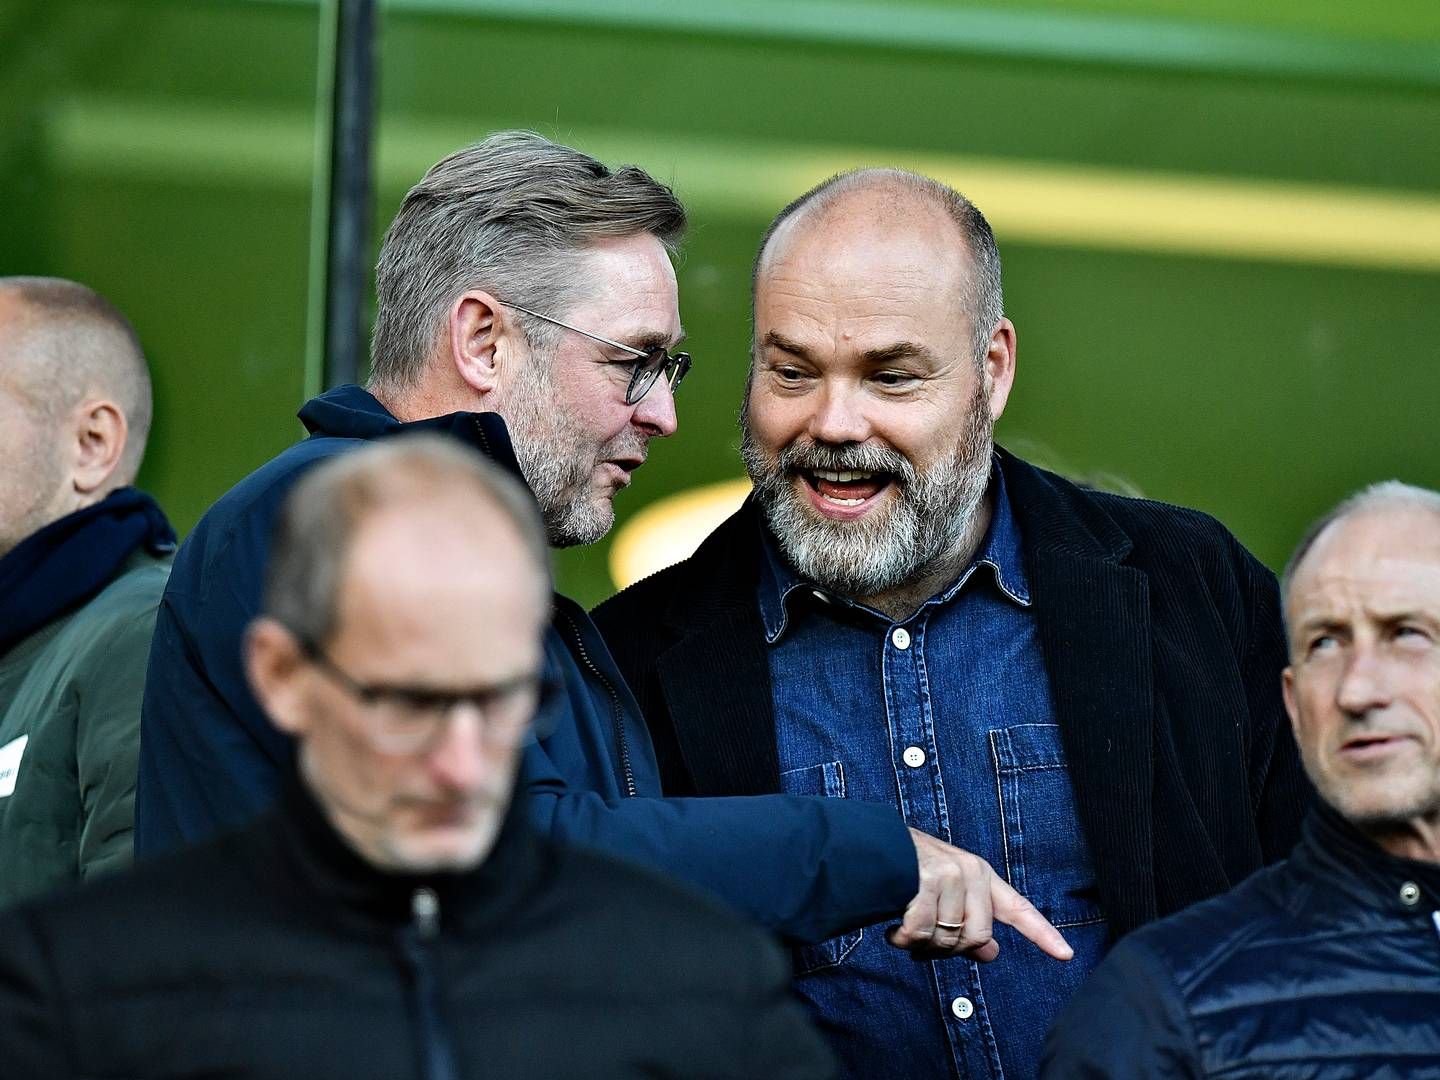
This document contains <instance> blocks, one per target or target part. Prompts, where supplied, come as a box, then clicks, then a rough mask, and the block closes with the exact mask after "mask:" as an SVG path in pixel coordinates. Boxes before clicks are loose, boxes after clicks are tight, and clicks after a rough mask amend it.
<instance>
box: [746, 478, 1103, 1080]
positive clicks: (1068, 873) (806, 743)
mask: <svg viewBox="0 0 1440 1080" xmlns="http://www.w3.org/2000/svg"><path fill="white" fill-rule="evenodd" d="M991 490H992V492H993V493H994V495H995V513H994V517H993V519H992V521H991V524H990V529H989V532H988V533H987V535H986V538H985V540H984V542H983V543H982V544H981V546H980V549H979V552H978V553H977V555H976V557H975V560H974V561H973V562H972V563H971V565H970V566H969V567H968V568H967V569H966V570H965V572H964V573H963V574H961V575H960V577H959V579H958V580H957V581H956V582H955V583H954V584H952V585H951V586H950V587H949V588H947V589H946V590H944V591H943V592H942V593H940V594H939V595H937V596H934V597H931V598H930V599H929V600H928V601H926V602H925V603H924V604H923V605H922V606H921V608H920V610H919V611H917V612H916V613H915V614H914V615H912V616H911V617H910V618H908V619H906V620H904V621H903V622H894V621H892V620H891V619H890V618H889V617H888V616H885V615H882V614H880V613H879V612H877V611H875V610H873V609H871V608H867V607H865V606H864V605H861V604H856V603H851V602H849V601H847V600H844V599H842V598H840V597H834V596H829V595H827V594H825V593H823V592H822V591H820V590H818V589H816V588H815V587H814V586H812V585H811V584H809V583H808V582H806V581H803V580H802V579H800V578H798V577H797V576H796V575H795V573H794V571H793V570H791V569H790V568H789V566H788V565H787V564H786V563H785V561H784V559H783V558H782V557H781V556H780V555H779V554H778V552H777V550H776V548H775V546H774V544H773V542H772V541H771V540H770V538H769V537H768V536H767V537H766V539H765V547H766V558H765V560H764V561H763V563H764V565H763V566H762V571H761V580H760V586H759V602H760V612H761V616H762V619H763V620H764V624H765V632H766V638H767V641H768V642H769V645H770V649H769V658H770V674H771V679H772V685H773V688H774V689H773V693H774V707H775V725H776V741H777V745H778V749H779V755H780V769H781V783H782V786H783V789H784V790H785V791H786V792H788V793H791V794H797V795H801V794H803V795H828V796H830V797H832V798H845V799H864V800H867V801H871V802H885V803H890V804H892V805H894V806H896V807H897V808H898V809H899V810H900V812H901V813H902V814H903V815H904V818H905V821H906V822H907V823H908V824H910V825H912V826H914V827H915V828H917V829H919V830H921V831H923V832H927V833H930V834H932V835H934V836H938V837H940V838H941V839H943V840H947V841H949V842H950V843H952V844H955V845H956V846H957V847H961V848H965V849H966V850H968V851H971V852H974V853H975V854H977V855H979V856H980V857H982V858H984V859H985V860H986V861H988V862H989V863H990V865H991V866H993V867H994V868H995V870H996V871H997V872H998V873H1000V874H1001V875H1002V876H1004V877H1005V878H1006V879H1007V880H1008V881H1009V882H1010V884H1011V885H1013V886H1014V887H1015V888H1016V889H1018V890H1019V891H1020V892H1021V893H1023V894H1024V895H1026V896H1027V897H1028V898H1029V899H1030V901H1031V902H1032V903H1034V904H1035V906H1036V907H1038V908H1039V909H1040V911H1041V912H1042V913H1043V914H1044V915H1045V916H1046V917H1047V918H1048V919H1049V920H1050V921H1051V922H1052V923H1054V924H1055V925H1056V926H1057V927H1059V928H1060V931H1061V932H1062V933H1063V934H1064V935H1065V937H1066V939H1067V940H1068V941H1069V942H1070V944H1071V945H1072V946H1073V947H1074V949H1075V958H1074V959H1073V960H1071V961H1070V962H1068V963H1062V962H1060V961H1057V960H1052V959H1051V958H1050V957H1048V956H1046V955H1045V954H1044V953H1042V952H1041V951H1040V950H1039V949H1038V948H1036V947H1035V946H1034V945H1032V944H1031V943H1030V942H1029V941H1027V940H1026V939H1025V938H1023V937H1021V936H1020V935H1019V934H1018V933H1016V932H1015V931H1013V930H1011V929H1010V928H1009V927H1007V926H1003V925H1001V924H1000V923H998V922H997V923H996V925H995V929H996V936H997V940H998V941H999V943H1000V956H999V958H998V959H996V960H994V961H993V962H991V963H989V964H977V963H974V962H972V961H968V960H964V959H953V960H939V961H917V960H913V959H911V958H910V956H909V954H908V953H905V952H904V951H902V950H900V949H896V948H894V947H893V946H891V945H890V944H888V943H887V942H886V940H885V934H884V931H885V929H886V927H885V926H872V927H867V928H865V929H864V930H861V931H856V932H854V933H851V934H846V935H844V936H842V937H838V938H832V939H830V940H829V941H825V942H823V943H821V944H820V945H818V946H807V947H804V948H801V949H799V950H798V952H797V957H796V960H797V968H796V970H797V975H798V978H797V981H796V988H797V990H798V992H799V993H800V995H801V996H802V997H803V998H804V999H805V1000H806V1001H807V1003H808V1004H809V1006H810V1007H811V1009H812V1011H813V1013H814V1014H815V1016H816V1019H817V1020H818V1022H819V1023H820V1025H821V1026H822V1028H823V1029H824V1030H825V1031H826V1034H827V1035H828V1036H829V1037H830V1039H831V1041H832V1045H833V1046H834V1047H835V1049H836V1052H837V1053H838V1055H839V1056H840V1059H841V1061H842V1063H843V1069H844V1075H845V1076H847V1077H853V1078H855V1080H860V1078H864V1080H884V1078H887V1077H894V1078H896V1080H901V1078H904V1080H911V1078H915V1077H952V1076H953V1077H966V1078H980V1077H1002V1076H1003V1077H1009V1078H1011V1080H1014V1078H1025V1077H1031V1076H1034V1075H1035V1071H1036V1067H1037V1064H1038V1061H1039V1056H1040V1048H1041V1045H1042V1043H1043V1040H1044V1037H1045V1032H1046V1030H1047V1029H1048V1028H1049V1026H1050V1022H1051V1021H1052V1020H1053V1019H1054V1017H1055V1014H1056V1013H1057V1012H1058V1011H1059V1008H1060V1006H1061V1005H1062V1004H1063V1003H1064V1002H1065V1000H1066V999H1067V998H1068V997H1069V996H1070V995H1071V993H1073V992H1074V991H1075V989H1076V988H1077V987H1078V986H1079V985H1080V983H1081V982H1082V981H1083V980H1084V978H1085V976H1086V975H1087V974H1089V972H1090V971H1091V969H1092V968H1094V967H1095V965H1096V964H1098V963H1099V961H1100V959H1101V956H1102V954H1103V952H1104V949H1105V940H1106V927H1105V923H1104V920H1103V917H1102V915H1101V913H1100V910H1099V908H1098V907H1097V904H1096V889H1095V875H1094V870H1093V867H1092V864H1091V860H1090V854H1089V851H1088V849H1087V847H1086V844H1085V841H1084V838H1083V837H1082V835H1081V833H1080V826H1079V822H1078V821H1077V819H1076V813H1075V804H1074V796H1073V793H1072V791H1071V787H1070V780H1069V774H1068V772H1067V771H1066V766H1065V760H1064V755H1063V753H1062V750H1061V745H1060V736H1059V729H1058V728H1057V726H1056V724H1055V716H1054V710H1053V708H1052V706H1051V701H1050V686H1049V680H1048V678H1047V675H1046V670H1045V662H1044V658H1043V657H1042V655H1041V650H1040V642H1039V638H1038V636H1037V627H1036V624H1035V617H1034V613H1033V610H1032V606H1031V605H1032V598H1031V595H1030V589H1029V584H1028V582H1027V580H1026V577H1025V567H1024V559H1023V555H1022V551H1021V547H1020V534H1019V531H1018V528H1017V526H1016V523H1015V519H1014V517H1013V516H1012V514H1011V511H1010V504H1009V501H1008V499H1007V497H1006V494H1005V487H1004V480H1003V478H1002V477H1001V475H1000V470H999V469H998V468H996V469H994V470H993V472H992V480H991Z"/></svg>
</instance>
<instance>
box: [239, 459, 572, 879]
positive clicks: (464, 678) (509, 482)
mask: <svg viewBox="0 0 1440 1080" xmlns="http://www.w3.org/2000/svg"><path fill="white" fill-rule="evenodd" d="M549 605H550V588H549V572H548V553H547V549H546V547H545V538H544V531H543V528H542V526H541V524H540V515H539V512H538V510H537V508H536V506H535V503H534V500H533V499H532V498H531V497H530V495H529V493H528V492H526V491H525V489H524V488H523V487H522V486H521V485H520V483H519V482H518V481H517V480H515V479H513V478H511V477H510V476H508V475H506V474H505V473H504V472H502V471H501V470H500V469H499V468H498V467H497V466H495V465H494V464H492V463H490V462H488V461H485V460H483V459H482V458H480V457H479V455H477V454H475V453H473V452H472V451H470V450H467V449H465V448H464V447H462V446H460V445H459V444H455V443H451V442H449V441H446V440H441V439H440V438H439V437H438V436H420V437H403V438H397V439H390V440H385V441H383V442H381V443H379V444H375V445H372V446H367V447H364V448H362V449H359V450H356V451H354V452H353V453H350V454H347V455H345V456H344V457H343V458H340V459H337V460H331V461H328V462H325V463H323V464H321V465H319V466H317V467H316V468H315V469H314V470H313V471H312V472H310V473H308V474H307V475H306V476H305V477H304V478H303V479H302V480H301V481H300V483H299V484H298V485H297V486H296V487H295V488H294V490H292V491H291V493H290V494H289V496H288V497H287V498H286V500H285V506H284V509H283V510H282V513H281V517H280V521H279V523H278V526H277V529H276V534H275V544H274V548H273V551H272V553H271V559H270V566H269V568H268V573H267V586H266V593H265V615H264V616H262V617H261V618H259V619H257V620H256V621H255V622H254V623H252V624H251V628H250V632H249V634H248V637H247V645H246V651H247V662H248V666H249V673H250V679H251V683H252V685H253V686H254V687H255V690H256V694H257V695H258V697H259V699H260V702H261V704H262V705H263V707H264V708H265V711H266V713H267V715H269V716H270V718H271V719H272V720H273V721H274V722H275V724H276V725H277V726H278V727H279V728H280V729H281V730H282V731H285V732H287V733H289V734H290V735H293V736H295V737H296V739H298V740H299V743H300V748H299V760H300V767H301V773H302V775H303V776H304V778H305V780H306V782H307V783H308V784H309V786H310V788H311V790H312V791H313V793H314V794H315V797H316V799H317V801H318V802H319V803H320V805H321V807H322V808H323V809H324V810H325V813H326V815H327V816H328V817H329V819H330V820H331V822H332V823H333V824H334V825H335V827H336V828H337V829H338V830H339V832H340V833H341V835H342V836H343V837H345V839H346V840H347V841H348V842H349V844H350V845H351V846H352V847H353V848H354V849H355V850H356V851H357V852H358V853H359V854H360V855H362V856H363V857H364V858H366V859H367V860H369V861H370V862H371V863H372V864H374V865H376V866H379V867H382V868H384V869H387V870H393V871H403V872H409V873H427V872H431V871H435V870H467V869H470V868H472V867H473V866H475V865H476V864H477V863H478V862H479V861H480V860H482V859H483V858H484V857H485V855H486V854H487V853H488V852H489V850H490V846H491V844H492V843H493V842H494V839H495V836H496V835H497V832H498V830H499V826H500V820H501V818H502V816H503V813H504V810H505V807H506V805H507V804H508V803H509V800H510V793H511V789H512V785H513V783H514V779H515V772H516V768H517V766H518V763H519V755H520V751H521V745H522V743H523V741H524V737H525V734H526V731H527V730H528V728H529V725H530V724H531V722H532V721H533V719H534V718H535V716H536V713H537V710H538V709H539V706H540V702H541V700H542V694H541V689H542V685H543V680H542V670H543V657H544V648H543V645H542V639H543V634H544V629H545V625H546V619H547V615H548V612H549Z"/></svg>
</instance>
